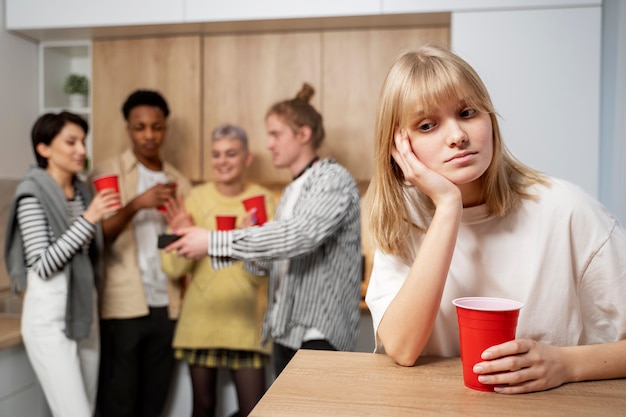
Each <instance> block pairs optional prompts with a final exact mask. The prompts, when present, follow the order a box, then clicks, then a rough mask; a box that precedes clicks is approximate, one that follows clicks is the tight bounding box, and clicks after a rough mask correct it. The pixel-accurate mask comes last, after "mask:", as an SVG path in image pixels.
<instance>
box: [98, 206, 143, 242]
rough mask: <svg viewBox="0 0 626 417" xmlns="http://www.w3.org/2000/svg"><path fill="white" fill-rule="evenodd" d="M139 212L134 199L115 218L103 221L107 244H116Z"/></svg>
mask: <svg viewBox="0 0 626 417" xmlns="http://www.w3.org/2000/svg"><path fill="white" fill-rule="evenodd" d="M137 211H138V209H137V205H136V199H133V200H131V201H130V202H129V203H128V204H126V205H125V206H124V207H122V208H121V209H119V211H118V212H117V213H115V214H114V215H113V216H111V217H109V218H108V219H104V220H102V232H103V234H104V239H105V240H106V242H108V243H112V242H114V241H115V239H117V237H118V236H119V235H120V233H122V230H124V228H126V226H127V225H128V223H129V222H130V221H131V220H132V219H133V217H134V216H135V214H137Z"/></svg>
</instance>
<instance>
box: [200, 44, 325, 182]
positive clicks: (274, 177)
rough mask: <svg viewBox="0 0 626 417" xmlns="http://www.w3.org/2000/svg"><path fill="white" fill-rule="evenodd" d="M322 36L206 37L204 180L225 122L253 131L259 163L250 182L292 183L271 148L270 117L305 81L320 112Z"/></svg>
mask: <svg viewBox="0 0 626 417" xmlns="http://www.w3.org/2000/svg"><path fill="white" fill-rule="evenodd" d="M320 36H321V35H320V32H316V33H306V32H304V33H302V32H290V33H272V34H255V35H229V36H206V37H205V38H204V88H203V91H204V161H205V165H204V166H205V169H204V177H205V178H206V179H211V178H212V172H211V168H210V158H211V143H210V141H211V137H210V133H211V131H212V130H213V129H214V128H215V127H216V126H217V125H218V124H221V123H226V122H228V123H235V124H239V125H241V126H242V127H243V128H244V129H246V131H247V132H248V136H249V139H250V149H251V151H252V153H253V154H254V156H255V160H254V162H253V164H252V166H251V167H250V169H249V171H248V178H249V179H251V180H256V181H261V182H270V183H276V182H282V183H286V182H289V181H290V179H291V178H290V176H289V173H288V172H287V170H285V169H276V168H274V166H273V164H272V158H271V156H270V153H269V152H268V151H267V148H266V143H267V141H266V134H265V121H264V119H265V113H266V112H267V109H268V108H269V107H270V106H271V105H272V104H274V103H275V102H276V101H279V100H284V99H288V98H292V97H294V96H295V95H296V93H297V92H298V90H299V89H300V87H301V86H302V83H303V82H305V81H306V82H309V83H310V84H312V85H313V86H314V87H315V89H316V90H317V91H316V94H315V95H314V96H313V98H312V99H311V104H313V106H315V107H316V108H318V109H319V108H320V103H321V100H322V91H321V87H320V86H321V81H320V65H321V62H320V56H321V55H320V54H321V50H320Z"/></svg>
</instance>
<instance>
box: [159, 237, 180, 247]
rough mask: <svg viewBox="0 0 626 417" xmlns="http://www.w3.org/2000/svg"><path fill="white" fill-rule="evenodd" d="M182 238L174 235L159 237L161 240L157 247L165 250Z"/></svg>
mask: <svg viewBox="0 0 626 417" xmlns="http://www.w3.org/2000/svg"><path fill="white" fill-rule="evenodd" d="M180 238H181V236H179V235H173V234H162V235H159V240H158V243H157V247H158V248H159V249H164V248H165V247H167V246H168V245H169V244H170V243H172V242H175V241H177V240H178V239H180Z"/></svg>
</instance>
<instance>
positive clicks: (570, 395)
mask: <svg viewBox="0 0 626 417" xmlns="http://www.w3.org/2000/svg"><path fill="white" fill-rule="evenodd" d="M250 415H251V416H253V417H261V416H267V417H280V416H289V417H297V416H329V417H330V416H381V417H388V416H462V417H468V416H469V417H471V416H480V417H500V416H532V417H542V416H550V417H555V416H564V417H565V416H567V417H571V416H602V417H609V416H611V417H612V416H624V415H626V379H616V380H608V381H591V382H579V383H573V384H566V385H563V386H561V387H559V388H555V389H552V390H549V391H544V392H537V393H531V394H522V395H504V394H496V393H492V392H482V391H475V390H472V389H469V388H466V387H465V386H464V385H463V378H462V370H461V361H460V359H459V358H421V359H420V360H419V362H418V365H416V366H413V367H402V366H399V365H396V364H395V363H394V362H393V361H392V360H391V359H390V358H389V357H387V356H386V355H380V354H373V353H349V352H328V351H313V350H300V351H298V353H297V354H296V356H295V357H294V358H293V360H292V361H291V362H290V363H289V365H287V367H286V368H285V370H284V371H283V372H282V373H281V374H280V376H279V377H278V378H277V379H276V381H275V382H274V383H273V384H272V386H271V387H270V388H269V390H268V391H267V393H266V394H265V396H264V397H263V398H262V399H261V401H260V402H259V403H258V404H257V406H256V407H255V408H254V410H253V411H252V413H251V414H250Z"/></svg>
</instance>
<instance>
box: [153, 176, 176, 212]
mask: <svg viewBox="0 0 626 417" xmlns="http://www.w3.org/2000/svg"><path fill="white" fill-rule="evenodd" d="M167 185H168V186H169V187H170V188H171V189H172V198H176V186H177V184H176V183H175V182H168V183H167ZM157 209H158V210H159V211H160V212H161V213H165V212H166V211H167V208H166V207H165V206H158V207H157Z"/></svg>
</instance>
